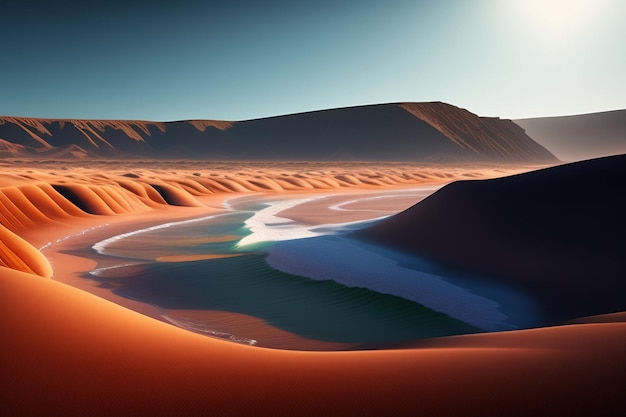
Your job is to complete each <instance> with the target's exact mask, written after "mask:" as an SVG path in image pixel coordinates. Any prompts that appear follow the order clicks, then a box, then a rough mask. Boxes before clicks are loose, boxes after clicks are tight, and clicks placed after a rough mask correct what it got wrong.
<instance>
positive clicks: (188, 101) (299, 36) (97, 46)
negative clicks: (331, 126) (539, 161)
mask: <svg viewBox="0 0 626 417" xmlns="http://www.w3.org/2000/svg"><path fill="white" fill-rule="evenodd" d="M1 6H2V7H1V8H0V39H2V46H3V50H2V56H3V58H2V61H1V63H0V83H1V89H0V115H12V116H29V117H46V118H77V119H143V120H159V121H169V120H184V119H222V120H247V119H254V118H261V117H269V116H275V115H281V114H289V113H298V112H305V111H312V110H319V109H328V108H336V107H346V106H354V105H364V104H377V103H388V102H401V101H444V102H448V103H450V104H454V105H457V106H460V107H463V108H466V109H468V110H470V111H472V112H474V113H477V114H479V115H482V116H500V117H504V118H525V117H541V116H553V115H567V114H581V113H590V112H598V111H605V110H614V109H623V108H626V76H625V75H624V74H626V53H625V52H626V50H625V46H624V45H625V44H626V25H624V22H625V21H626V1H623V0H475V1H465V0H442V1H435V0H433V1H419V0H412V1H411V0H389V1H378V0H362V1H356V0H346V1H336V0H318V1H298V0H292V1H275V0H269V1H263V2H259V1H251V0H248V1H239V0H234V1H228V2H226V1H223V2H210V1H193V0H179V1H172V2H166V1H158V0H157V1H146V0H140V1H133V2H129V1H120V0H111V1H106V2H105V1H101V0H96V1H93V2H80V3H79V2H71V1H43V0H23V1H15V2H5V1H3V2H2V5H1Z"/></svg>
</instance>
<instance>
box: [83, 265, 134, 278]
mask: <svg viewBox="0 0 626 417" xmlns="http://www.w3.org/2000/svg"><path fill="white" fill-rule="evenodd" d="M133 265H140V264H139V263H126V264H120V265H113V266H103V267H102V268H96V269H93V270H91V271H89V275H93V276H96V277H98V276H100V275H102V273H103V272H104V271H110V270H112V269H117V268H124V267H127V266H133Z"/></svg>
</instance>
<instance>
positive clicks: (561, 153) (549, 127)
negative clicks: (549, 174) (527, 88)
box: [515, 110, 626, 161]
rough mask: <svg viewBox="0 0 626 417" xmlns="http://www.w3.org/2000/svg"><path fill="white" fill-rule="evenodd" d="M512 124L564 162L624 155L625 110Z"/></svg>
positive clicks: (522, 120) (625, 149)
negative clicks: (519, 127) (516, 125)
mask: <svg viewBox="0 0 626 417" xmlns="http://www.w3.org/2000/svg"><path fill="white" fill-rule="evenodd" d="M515 123H516V124H518V125H519V126H521V127H522V128H523V129H525V130H526V133H527V134H528V135H530V136H531V137H532V138H533V139H534V140H535V141H537V142H538V143H540V144H541V145H543V146H545V147H546V148H547V149H548V150H549V151H550V152H552V153H553V154H554V155H556V157H557V158H559V159H562V160H564V161H580V160H583V159H591V158H598V157H601V156H609V155H617V154H624V153H626V110H615V111H609V112H603V113H593V114H582V115H578V116H564V117H543V118H536V119H520V120H515Z"/></svg>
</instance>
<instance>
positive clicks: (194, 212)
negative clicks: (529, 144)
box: [0, 161, 626, 416]
mask: <svg viewBox="0 0 626 417" xmlns="http://www.w3.org/2000/svg"><path fill="white" fill-rule="evenodd" d="M35 166H36V167H37V168H33V165H29V163H20V162H17V161H14V163H13V165H11V166H6V167H3V170H2V174H1V175H0V187H1V188H0V222H1V223H2V226H1V227H0V242H1V244H0V287H1V288H0V297H1V300H0V301H1V302H0V306H1V307H0V317H1V318H0V320H1V321H0V323H1V324H0V332H1V340H2V351H1V352H2V353H1V356H0V361H1V362H0V365H1V366H0V370H1V371H0V372H1V374H0V378H1V384H2V389H1V390H0V413H1V414H2V415H11V416H19V415H24V416H27V415H28V416H32V415H76V416H78V415H80V416H89V415H150V416H158V415H164V416H165V415H242V414H253V415H272V416H276V415H311V416H318V415H372V416H380V415H481V416H485V415H494V416H495V415H498V416H502V415H520V416H522V415H524V416H526V415H620V414H622V413H625V412H626V406H625V404H624V402H623V400H622V395H623V387H622V385H621V384H620V382H619V381H620V380H621V377H622V376H623V375H624V373H625V372H626V362H625V361H624V360H623V352H624V351H625V348H626V323H625V322H624V315H623V314H614V315H608V316H598V317H594V318H587V319H581V320H580V321H579V324H571V325H566V326H558V327H550V328H541V329H534V330H522V331H513V332H502V333H489V334H479V335H468V336H456V337H449V338H441V339H437V340H432V341H426V342H417V343H415V344H414V345H413V346H410V345H408V346H406V348H405V349H394V350H374V351H355V352H301V351H289V350H287V351H286V350H273V349H264V348H258V347H253V346H246V345H242V344H235V343H231V342H227V341H223V340H219V339H214V338H209V337H205V336H201V335H198V334H194V333H191V332H188V331H185V330H182V329H180V328H177V327H175V326H172V325H169V324H166V323H163V322H161V321H158V320H155V319H153V318H151V317H149V316H146V315H144V314H140V313H137V312H134V311H131V310H129V309H127V308H125V307H122V306H120V305H117V304H115V303H112V302H110V301H108V300H106V299H103V298H101V297H98V296H96V295H93V294H90V293H88V292H85V291H82V290H80V289H77V288H74V287H72V286H70V285H66V284H64V283H62V282H58V281H57V279H59V278H60V277H61V276H63V277H64V278H63V279H67V280H68V281H71V280H72V278H71V276H72V275H75V274H76V272H77V271H87V270H89V269H91V268H93V267H94V266H95V264H96V262H95V261H93V260H88V259H84V258H78V257H75V256H72V255H69V254H67V253H63V251H61V250H59V251H56V249H55V248H60V247H62V245H61V242H59V244H55V243H56V242H57V240H63V239H64V238H66V237H67V236H73V237H72V238H71V239H69V240H74V239H78V240H80V239H85V241H89V240H91V241H94V242H95V241H97V240H98V239H99V238H100V235H101V234H103V233H104V234H106V235H108V236H111V235H114V234H116V233H118V232H120V233H121V232H123V231H124V230H126V231H128V230H135V229H138V228H141V227H143V226H145V225H148V224H155V223H158V222H164V221H172V220H173V219H184V218H193V217H200V216H206V215H208V214H210V213H216V212H219V211H221V210H222V204H221V203H222V201H223V199H225V198H229V197H232V196H233V193H240V194H243V193H254V192H265V193H268V192H269V193H283V192H285V190H288V191H290V192H294V191H295V192H298V193H303V195H308V194H310V193H311V192H317V191H316V190H317V189H322V190H325V191H328V190H338V191H344V190H354V191H355V192H356V190H357V189H359V191H358V192H362V191H363V189H365V188H369V189H383V188H389V187H396V186H402V187H410V186H415V185H421V186H423V185H435V186H436V185H437V184H442V183H445V182H449V181H452V180H454V179H459V178H486V177H490V176H501V175H505V174H509V173H514V172H521V171H524V170H528V169H531V168H532V167H518V168H515V169H512V168H504V169H502V168H499V167H487V168H485V167H461V168H458V167H454V168H448V169H441V168H434V167H407V166H403V167H398V166H391V167H389V166H386V167H376V169H372V168H371V167H368V168H367V169H364V166H358V165H355V166H351V167H349V168H350V170H348V169H345V168H344V169H340V168H336V167H327V166H315V167H313V168H312V167H306V169H302V167H293V166H292V167H291V169H287V168H289V167H286V166H282V167H280V166H276V165H271V166H269V165H268V166H260V167H259V166H256V167H254V168H253V169H251V168H249V167H247V168H246V166H245V165H242V166H241V167H236V168H233V167H230V171H229V169H228V167H223V169H222V170H220V169H218V168H219V167H208V168H203V169H201V167H191V169H189V170H185V169H181V168H176V165H172V166H171V167H169V166H163V167H159V169H154V168H152V167H150V166H149V164H140V163H134V164H129V165H128V166H126V167H123V168H122V169H120V168H119V165H115V164H111V165H110V166H106V164H101V166H97V164H94V166H92V167H90V168H84V167H80V166H69V167H68V166H64V165H61V164H58V165H55V164H54V163H50V162H47V163H46V164H41V165H35ZM42 166H45V167H46V168H45V169H44V168H42ZM178 166H180V164H179V165H178ZM370 169H371V171H370ZM333 170H334V171H337V172H332V171H333ZM233 171H234V172H233ZM408 173H412V174H408ZM404 175H408V176H410V177H411V178H406V177H405V176H404ZM422 175H424V177H421V176H422ZM303 177H304V178H303ZM396 177H397V178H396ZM299 190H303V191H299ZM300 214H301V213H295V212H291V213H290V215H292V216H294V217H298V216H299V215H300ZM322 214H323V213H322ZM309 221H311V222H315V221H321V220H320V219H319V218H317V219H315V218H310V219H309ZM323 222H325V219H324V221H323ZM103 225H107V226H103ZM49 243H53V244H52V245H51V246H50V248H51V249H52V250H51V251H50V252H52V253H50V252H46V256H48V257H49V258H46V257H45V256H44V255H43V254H42V253H41V252H40V251H39V250H38V249H39V248H42V247H47V245H48V244H49ZM53 276H54V278H55V279H50V278H51V277H53ZM113 301H115V300H113ZM147 313H148V314H150V312H147Z"/></svg>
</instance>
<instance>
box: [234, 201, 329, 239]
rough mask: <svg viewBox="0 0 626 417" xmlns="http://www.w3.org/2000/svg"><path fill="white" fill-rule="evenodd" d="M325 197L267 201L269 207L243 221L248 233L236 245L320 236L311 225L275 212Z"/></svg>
mask: <svg viewBox="0 0 626 417" xmlns="http://www.w3.org/2000/svg"><path fill="white" fill-rule="evenodd" d="M327 197H328V196H326V195H324V196H318V197H309V198H301V199H296V200H283V201H278V202H271V203H269V204H270V205H269V207H266V208H264V209H262V210H259V211H257V212H256V213H255V214H254V215H253V216H252V217H250V218H249V219H248V220H246V221H245V225H246V227H247V228H248V229H249V230H250V234H249V235H248V236H246V237H244V238H243V239H241V240H240V241H239V242H238V243H237V245H236V246H237V247H239V248H240V247H243V246H246V245H251V244H253V243H260V242H270V241H281V240H291V239H301V238H304V237H313V236H320V235H321V233H318V232H314V231H313V230H311V229H312V226H303V225H300V224H298V223H297V222H295V221H294V220H291V219H286V218H284V217H280V216H277V214H278V213H280V212H282V211H285V210H288V209H290V208H292V207H295V206H298V205H300V204H304V203H308V202H311V201H315V200H321V199H323V198H327ZM315 227H318V226H315Z"/></svg>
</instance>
